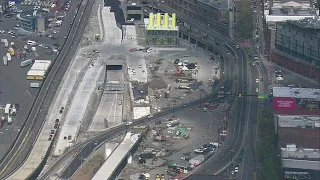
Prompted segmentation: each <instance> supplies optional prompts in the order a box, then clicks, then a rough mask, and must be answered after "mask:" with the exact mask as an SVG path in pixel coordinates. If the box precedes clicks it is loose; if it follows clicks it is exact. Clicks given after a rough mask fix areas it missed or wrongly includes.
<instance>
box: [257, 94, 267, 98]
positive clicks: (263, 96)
mask: <svg viewBox="0 0 320 180" xmlns="http://www.w3.org/2000/svg"><path fill="white" fill-rule="evenodd" d="M258 98H259V99H267V98H269V96H268V94H258Z"/></svg>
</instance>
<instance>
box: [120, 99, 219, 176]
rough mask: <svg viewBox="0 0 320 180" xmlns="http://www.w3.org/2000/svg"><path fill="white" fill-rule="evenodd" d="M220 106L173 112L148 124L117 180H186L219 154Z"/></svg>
mask: <svg viewBox="0 0 320 180" xmlns="http://www.w3.org/2000/svg"><path fill="white" fill-rule="evenodd" d="M224 106H225V105H224V104H216V105H215V106H214V108H211V109H208V111H206V112H204V111H196V113H194V112H193V113H190V112H177V113H175V115H174V116H170V117H167V118H164V119H163V120H161V121H156V122H155V124H150V125H149V126H148V133H147V135H146V137H145V138H144V140H143V142H142V143H141V144H140V147H139V149H138V151H137V152H136V153H135V154H134V155H133V158H132V159H133V160H132V162H131V163H128V164H127V165H126V167H125V168H124V169H123V171H122V172H121V173H120V175H119V178H123V179H128V180H129V179H132V180H134V179H137V177H139V176H141V175H145V176H146V177H149V179H155V178H156V177H158V176H164V177H165V179H170V178H178V177H183V176H186V175H187V174H188V173H189V172H190V171H192V169H194V168H195V167H196V166H198V165H199V164H201V162H203V161H204V160H205V159H206V158H208V157H209V156H212V155H214V154H215V152H216V151H218V150H219V146H220V145H221V143H219V139H220V138H219V135H218V133H217V131H218V127H219V124H220V121H221V120H222V119H223V118H224V117H223V113H222V112H223V111H224ZM194 108H198V107H194ZM212 117H214V118H212ZM132 131H135V128H133V129H132ZM220 140H221V139H220Z"/></svg>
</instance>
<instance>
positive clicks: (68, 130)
mask: <svg viewBox="0 0 320 180" xmlns="http://www.w3.org/2000/svg"><path fill="white" fill-rule="evenodd" d="M103 69H104V66H103V65H102V64H101V63H100V62H99V60H98V61H96V63H95V65H94V66H90V68H89V69H88V70H87V72H86V74H85V75H84V77H83V80H82V82H81V83H80V85H79V87H78V90H77V92H76V94H75V96H74V99H73V101H72V103H71V105H70V109H69V111H68V113H67V116H66V118H65V123H64V125H63V126H62V127H61V131H60V134H59V137H58V141H57V144H56V148H55V150H54V155H56V156H59V155H61V154H62V153H63V152H64V150H65V149H66V148H67V147H69V146H71V145H72V144H73V143H74V142H75V141H76V137H77V134H78V131H79V129H80V126H81V123H82V118H83V116H84V115H85V111H86V108H87V106H88V104H89V100H90V97H91V94H92V93H93V91H94V90H95V88H96V86H97V80H98V78H99V76H100V74H101V73H102V70H103ZM65 137H67V139H66V138H65ZM69 137H70V138H69Z"/></svg>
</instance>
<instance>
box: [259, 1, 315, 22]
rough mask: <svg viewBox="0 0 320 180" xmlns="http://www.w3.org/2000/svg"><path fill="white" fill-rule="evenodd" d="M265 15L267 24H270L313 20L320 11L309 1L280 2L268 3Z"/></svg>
mask: <svg viewBox="0 0 320 180" xmlns="http://www.w3.org/2000/svg"><path fill="white" fill-rule="evenodd" d="M270 6H271V7H270ZM264 14H265V19H266V22H268V23H270V22H280V21H287V20H300V19H303V18H312V17H314V16H316V15H317V14H319V11H318V10H317V9H316V8H314V7H313V6H312V3H311V2H310V1H309V0H291V1H290V0H280V1H273V2H271V3H269V4H267V3H266V4H265V11H264Z"/></svg>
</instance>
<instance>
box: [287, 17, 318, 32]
mask: <svg viewBox="0 0 320 180" xmlns="http://www.w3.org/2000/svg"><path fill="white" fill-rule="evenodd" d="M287 22H288V23H289V24H291V25H293V26H296V27H298V28H304V29H319V30H320V18H319V17H313V18H304V19H300V20H298V21H292V20H289V21H287Z"/></svg>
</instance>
